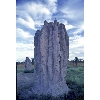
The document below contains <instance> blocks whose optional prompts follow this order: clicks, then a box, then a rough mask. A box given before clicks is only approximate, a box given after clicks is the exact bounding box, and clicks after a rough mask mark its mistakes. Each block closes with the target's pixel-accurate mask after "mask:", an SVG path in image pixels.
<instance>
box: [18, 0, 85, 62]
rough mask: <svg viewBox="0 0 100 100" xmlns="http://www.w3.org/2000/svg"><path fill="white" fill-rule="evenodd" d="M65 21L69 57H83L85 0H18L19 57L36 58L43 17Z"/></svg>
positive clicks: (22, 59) (70, 58) (48, 20)
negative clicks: (35, 39)
mask: <svg viewBox="0 0 100 100" xmlns="http://www.w3.org/2000/svg"><path fill="white" fill-rule="evenodd" d="M55 18H56V19H57V21H58V22H60V23H63V24H64V25H65V28H66V31H67V33H68V36H69V60H73V59H74V58H75V57H78V58H79V59H84V0H16V61H20V62H22V61H25V59H26V57H29V58H30V59H31V58H34V35H35V32H36V30H37V29H41V28H42V26H43V24H44V20H47V22H54V19H55Z"/></svg>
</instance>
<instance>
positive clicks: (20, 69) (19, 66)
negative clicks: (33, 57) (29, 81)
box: [16, 64, 34, 73]
mask: <svg viewBox="0 0 100 100" xmlns="http://www.w3.org/2000/svg"><path fill="white" fill-rule="evenodd" d="M16 71H17V73H19V72H24V73H33V71H34V65H32V66H31V70H29V71H27V70H25V64H18V65H17V68H16Z"/></svg>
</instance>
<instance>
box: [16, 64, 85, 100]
mask: <svg viewBox="0 0 100 100" xmlns="http://www.w3.org/2000/svg"><path fill="white" fill-rule="evenodd" d="M83 66H84V64H81V65H80V66H77V67H76V66H74V67H73V66H71V65H70V66H68V70H67V73H66V77H65V80H66V83H67V85H68V87H69V88H70V89H71V91H70V92H69V93H68V95H64V96H60V97H57V98H54V97H51V96H40V97H37V96H36V95H35V96H34V95H33V97H31V99H28V100H84V67H83ZM33 68H34V66H32V69H33ZM24 70H25V67H24V65H23V64H22V65H21V64H20V65H18V67H17V73H19V72H24ZM30 74H31V73H30ZM24 75H26V76H28V73H24ZM29 78H30V77H29ZM30 79H31V78H30ZM28 88H29V87H28ZM17 100H21V99H17ZM23 100H26V99H23Z"/></svg>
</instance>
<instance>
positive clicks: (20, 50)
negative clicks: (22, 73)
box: [16, 43, 34, 61]
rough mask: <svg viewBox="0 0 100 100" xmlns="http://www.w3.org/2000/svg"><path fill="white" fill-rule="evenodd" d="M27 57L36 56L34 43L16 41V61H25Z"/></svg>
mask: <svg viewBox="0 0 100 100" xmlns="http://www.w3.org/2000/svg"><path fill="white" fill-rule="evenodd" d="M26 57H29V58H34V44H31V43H30V44H28V43H16V61H23V60H24V59H25V58H26Z"/></svg>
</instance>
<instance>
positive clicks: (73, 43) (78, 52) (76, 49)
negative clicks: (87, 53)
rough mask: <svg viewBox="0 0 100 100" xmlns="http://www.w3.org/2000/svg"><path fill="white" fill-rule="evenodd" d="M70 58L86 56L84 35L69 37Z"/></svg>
mask: <svg viewBox="0 0 100 100" xmlns="http://www.w3.org/2000/svg"><path fill="white" fill-rule="evenodd" d="M69 51H70V52H69V60H72V59H74V58H75V57H78V58H80V59H83V58H84V53H83V52H84V37H82V36H80V35H75V36H74V37H69Z"/></svg>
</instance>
